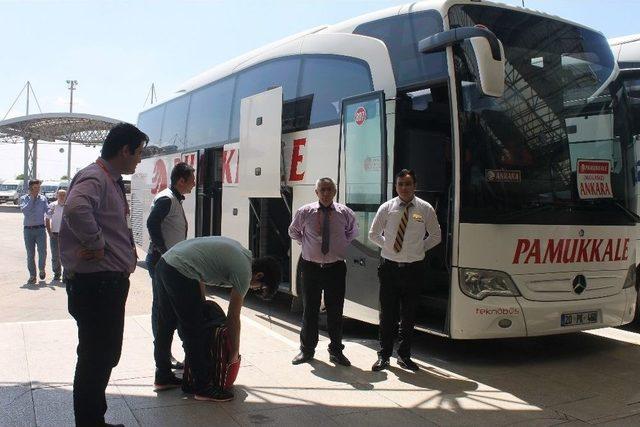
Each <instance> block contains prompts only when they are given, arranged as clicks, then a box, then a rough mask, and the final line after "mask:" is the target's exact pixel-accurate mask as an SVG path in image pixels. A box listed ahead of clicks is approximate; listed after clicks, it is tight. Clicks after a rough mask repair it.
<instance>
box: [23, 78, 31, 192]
mask: <svg viewBox="0 0 640 427" xmlns="http://www.w3.org/2000/svg"><path fill="white" fill-rule="evenodd" d="M29 92H31V83H30V82H29V81H27V114H26V115H27V116H28V115H29ZM29 151H30V150H29V139H28V138H25V139H24V164H23V170H22V177H23V181H22V191H23V192H24V194H27V191H28V189H29V179H30V178H29Z"/></svg>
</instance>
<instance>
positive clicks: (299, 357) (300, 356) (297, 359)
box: [291, 351, 313, 365]
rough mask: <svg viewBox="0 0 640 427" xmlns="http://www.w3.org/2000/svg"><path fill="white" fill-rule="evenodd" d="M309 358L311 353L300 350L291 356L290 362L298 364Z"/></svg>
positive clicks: (311, 357) (311, 355) (311, 356)
mask: <svg viewBox="0 0 640 427" xmlns="http://www.w3.org/2000/svg"><path fill="white" fill-rule="evenodd" d="M311 359H313V353H305V352H304V351H301V352H300V353H298V355H297V356H296V357H294V358H293V360H292V361H291V363H292V364H294V365H299V364H301V363H305V362H308V361H309V360H311Z"/></svg>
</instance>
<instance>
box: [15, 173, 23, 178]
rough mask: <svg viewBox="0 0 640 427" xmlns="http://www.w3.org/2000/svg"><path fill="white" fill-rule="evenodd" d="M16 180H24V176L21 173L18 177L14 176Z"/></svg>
mask: <svg viewBox="0 0 640 427" xmlns="http://www.w3.org/2000/svg"><path fill="white" fill-rule="evenodd" d="M16 179H24V174H23V173H21V174H20V175H18V176H16Z"/></svg>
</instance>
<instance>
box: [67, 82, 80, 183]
mask: <svg viewBox="0 0 640 427" xmlns="http://www.w3.org/2000/svg"><path fill="white" fill-rule="evenodd" d="M67 84H68V85H69V112H70V113H73V91H74V90H76V86H77V85H78V81H77V80H67ZM67 179H68V180H71V137H69V142H68V144H67Z"/></svg>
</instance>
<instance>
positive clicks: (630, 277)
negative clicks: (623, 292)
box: [622, 264, 636, 289]
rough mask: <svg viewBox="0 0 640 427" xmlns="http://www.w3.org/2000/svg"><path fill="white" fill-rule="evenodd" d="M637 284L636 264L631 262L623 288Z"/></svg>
mask: <svg viewBox="0 0 640 427" xmlns="http://www.w3.org/2000/svg"><path fill="white" fill-rule="evenodd" d="M635 285H636V265H635V264H631V266H630V267H629V270H627V277H626V278H625V279H624V285H623V286H622V289H626V288H632V287H634V286H635Z"/></svg>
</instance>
